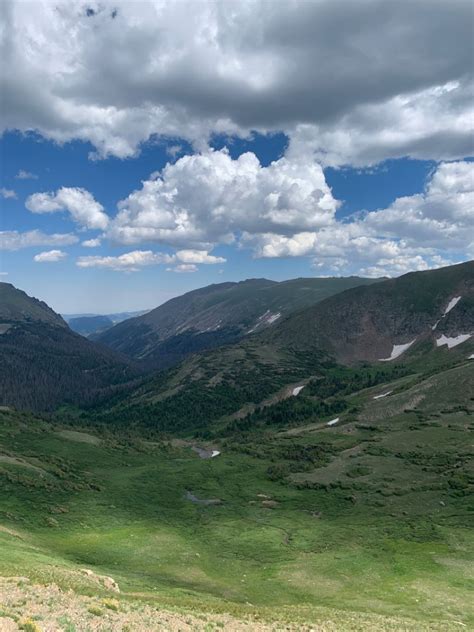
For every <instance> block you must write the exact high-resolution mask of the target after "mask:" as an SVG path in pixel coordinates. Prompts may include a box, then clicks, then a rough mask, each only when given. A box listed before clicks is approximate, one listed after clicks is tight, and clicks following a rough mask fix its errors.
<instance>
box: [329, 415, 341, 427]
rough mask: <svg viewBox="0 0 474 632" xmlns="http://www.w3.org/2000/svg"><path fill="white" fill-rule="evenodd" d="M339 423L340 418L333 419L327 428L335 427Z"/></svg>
mask: <svg viewBox="0 0 474 632" xmlns="http://www.w3.org/2000/svg"><path fill="white" fill-rule="evenodd" d="M338 421H339V417H336V419H331V421H328V422H327V424H326V426H334V424H337V422H338Z"/></svg>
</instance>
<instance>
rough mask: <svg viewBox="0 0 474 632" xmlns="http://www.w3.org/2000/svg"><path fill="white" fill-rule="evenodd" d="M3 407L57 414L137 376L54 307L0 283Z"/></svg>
mask: <svg viewBox="0 0 474 632" xmlns="http://www.w3.org/2000/svg"><path fill="white" fill-rule="evenodd" d="M0 357H1V360H2V361H1V363H0V404H1V405H5V406H14V407H17V408H22V409H30V410H41V411H46V410H53V409H54V408H56V407H57V406H58V405H60V404H64V403H69V404H79V403H80V404H87V403H90V402H93V401H97V400H98V399H100V398H101V397H104V396H106V395H109V394H112V393H113V392H114V390H115V388H116V386H117V385H119V384H124V383H126V382H128V381H130V380H132V379H133V378H135V377H136V376H137V374H138V371H137V369H136V368H135V367H134V366H133V365H132V364H131V362H130V361H129V360H127V359H125V358H123V357H121V356H119V355H118V354H117V353H115V352H113V351H111V350H110V349H107V348H105V347H102V346H100V345H97V344H94V343H92V342H89V341H88V340H86V339H85V338H83V337H82V336H80V335H78V334H76V333H74V332H73V331H71V330H70V329H69V327H68V326H67V324H66V323H65V321H64V320H63V319H62V318H61V316H59V314H56V313H55V312H54V311H53V310H52V309H51V308H50V307H48V306H47V305H46V303H43V302H42V301H38V300H37V299H35V298H32V297H30V296H28V295H27V294H25V292H22V291H21V290H18V289H17V288H15V287H14V286H13V285H10V284H8V283H0Z"/></svg>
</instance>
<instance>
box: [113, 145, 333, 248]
mask: <svg viewBox="0 0 474 632" xmlns="http://www.w3.org/2000/svg"><path fill="white" fill-rule="evenodd" d="M337 206H338V203H337V201H336V200H335V199H334V198H333V196H332V194H331V191H330V189H329V187H328V186H327V184H326V181H325V178H324V174H323V170H322V168H321V167H320V165H318V164H316V163H314V162H308V161H302V162H299V161H296V160H292V161H290V160H287V159H286V158H281V159H280V160H277V161H275V162H273V163H271V164H270V165H269V166H268V167H262V166H261V165H260V163H259V161H258V158H257V157H256V156H255V154H253V153H250V152H248V153H245V154H242V155H241V156H240V157H239V158H237V159H236V160H233V159H232V158H231V157H230V156H229V154H228V152H227V151H226V150H221V151H207V152H205V153H202V154H195V155H193V156H184V157H182V158H180V159H179V160H177V161H176V162H175V163H174V164H168V165H167V166H166V167H165V168H164V169H163V171H162V172H161V174H154V177H153V178H152V179H150V180H146V181H144V182H143V184H142V188H141V189H140V190H137V191H134V192H133V193H132V194H131V195H129V196H128V198H126V199H125V200H122V202H120V203H119V213H118V215H117V217H116V218H115V219H114V220H113V221H112V222H111V224H110V226H109V229H108V233H107V234H108V236H109V237H110V238H111V239H112V240H114V241H117V242H118V243H123V244H138V243H142V242H154V241H155V242H161V243H165V244H170V245H174V246H178V247H179V246H184V247H189V246H191V247H193V248H198V249H206V248H207V249H209V247H210V246H211V245H212V244H214V243H232V242H233V241H234V240H235V239H236V236H237V235H238V234H239V233H240V232H241V231H247V232H249V233H252V234H253V233H259V232H263V231H274V232H278V233H281V234H284V235H287V234H292V233H294V232H296V231H304V230H314V229H317V228H319V227H321V226H324V225H327V224H330V223H331V222H332V221H333V220H334V215H335V212H336V209H337Z"/></svg>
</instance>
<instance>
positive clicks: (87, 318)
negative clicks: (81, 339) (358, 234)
mask: <svg viewBox="0 0 474 632" xmlns="http://www.w3.org/2000/svg"><path fill="white" fill-rule="evenodd" d="M146 312H147V310H141V311H137V312H118V313H115V314H63V315H62V316H63V318H64V320H65V321H66V322H67V324H68V325H69V327H70V328H71V329H72V330H73V331H76V332H77V333H78V334H81V335H82V336H90V335H91V334H98V333H101V332H103V331H105V330H106V329H110V327H113V326H114V325H116V324H117V323H121V322H122V321H123V320H126V319H127V318H134V317H135V316H141V315H142V314H146Z"/></svg>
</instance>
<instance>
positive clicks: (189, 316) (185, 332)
mask: <svg viewBox="0 0 474 632" xmlns="http://www.w3.org/2000/svg"><path fill="white" fill-rule="evenodd" d="M376 281H377V280H376V279H363V278H359V277H348V278H326V279H314V278H308V279H292V280H290V281H282V282H280V283H277V282H276V281H269V280H267V279H249V280H247V281H242V282H240V283H220V284H217V285H210V286H208V287H204V288H201V289H199V290H194V291H192V292H188V293H187V294H184V295H183V296H179V297H178V298H174V299H172V300H170V301H168V302H167V303H165V304H164V305H160V306H159V307H157V308H156V309H154V310H152V311H151V312H148V313H147V314H144V315H143V316H140V317H138V318H132V319H130V320H127V321H125V322H122V323H119V324H118V325H116V326H115V327H113V328H111V329H109V330H107V331H105V332H104V333H102V334H99V335H97V336H94V340H98V341H100V342H102V343H104V344H106V345H108V346H109V347H111V348H112V349H115V350H116V351H120V352H122V353H125V354H127V355H129V356H131V357H133V358H136V359H140V360H146V361H147V362H148V363H150V364H152V365H154V366H155V367H161V368H163V367H168V366H172V365H174V364H176V363H178V362H179V361H181V360H182V359H183V358H185V357H186V356H188V355H189V354H191V353H196V352H199V351H202V350H205V349H212V348H214V347H219V346H221V345H223V344H227V343H230V342H235V341H237V340H239V339H240V338H242V337H243V336H245V335H247V334H249V333H254V332H258V331H261V330H263V329H265V328H266V327H268V326H270V325H273V324H274V323H277V322H278V321H279V320H281V319H282V318H284V317H285V316H287V315H288V314H290V313H293V312H295V311H297V310H299V309H303V308H304V307H308V306H309V305H314V304H316V303H318V302H319V301H322V300H324V299H325V298H327V297H329V296H332V295H334V294H335V293H337V292H342V291H344V290H346V289H348V288H352V287H355V286H358V285H365V284H373V283H374V282H376Z"/></svg>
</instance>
